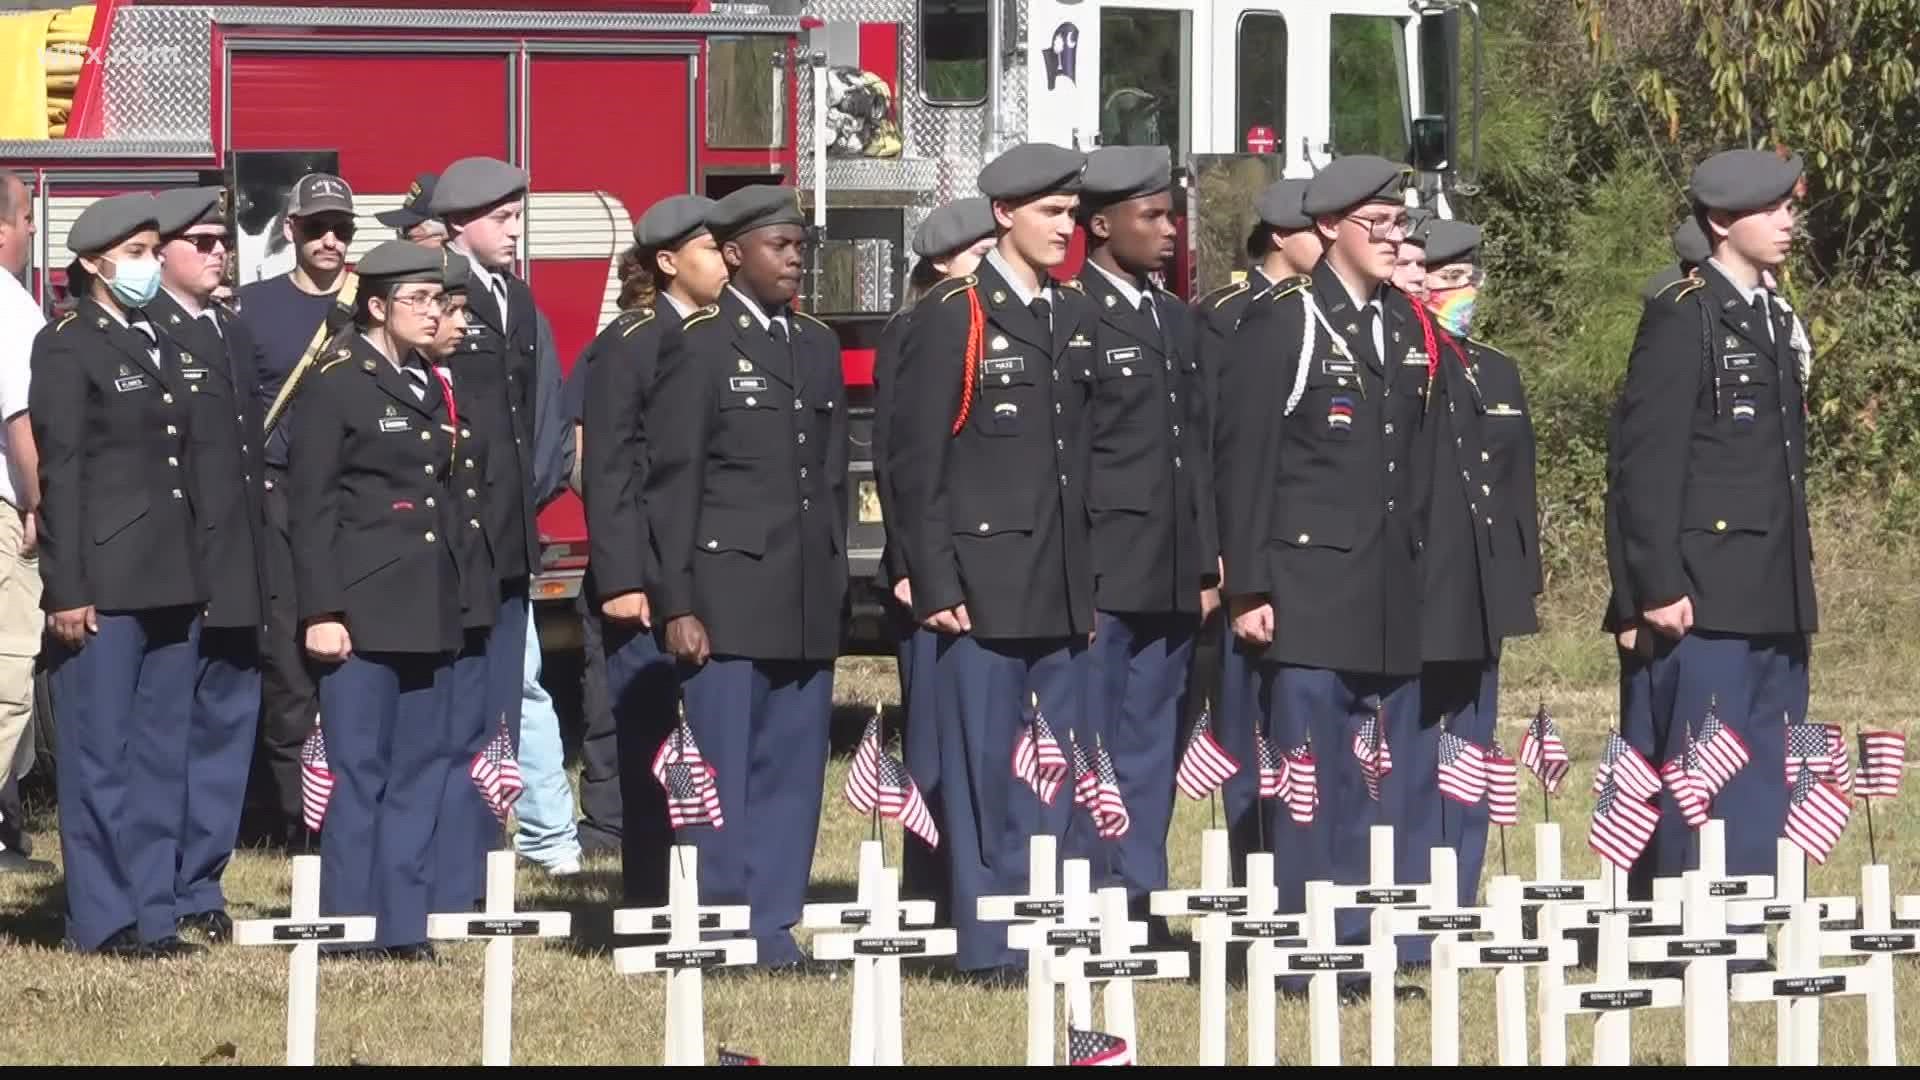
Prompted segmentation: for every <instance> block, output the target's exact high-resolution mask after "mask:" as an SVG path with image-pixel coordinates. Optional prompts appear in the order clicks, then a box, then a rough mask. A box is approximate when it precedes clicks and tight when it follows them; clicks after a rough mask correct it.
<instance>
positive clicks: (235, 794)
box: [147, 188, 266, 941]
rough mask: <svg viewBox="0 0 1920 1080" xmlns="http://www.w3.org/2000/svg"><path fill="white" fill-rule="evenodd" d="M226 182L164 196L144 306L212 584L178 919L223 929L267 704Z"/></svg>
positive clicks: (254, 469) (251, 431) (255, 401)
mask: <svg viewBox="0 0 1920 1080" xmlns="http://www.w3.org/2000/svg"><path fill="white" fill-rule="evenodd" d="M224 195H225V192H224V191H222V190H221V189H220V188H184V189H178V190H174V191H168V192H165V193H163V194H161V195H160V196H158V197H157V198H156V199H155V207H156V212H157V214H158V215H159V225H160V241H161V242H160V292H159V294H158V295H156V296H155V297H154V298H153V300H152V302H150V303H149V304H147V316H148V318H150V319H151V320H152V321H153V323H154V325H155V326H157V327H159V328H160V332H161V333H163V334H166V335H167V336H168V337H170V338H172V339H173V340H174V342H175V344H177V345H178V346H179V347H180V377H181V378H182V379H183V380H185V382H186V386H187V391H188V402H189V404H190V406H191V408H192V410H193V412H192V417H191V419H192V421H193V427H192V433H193V437H192V441H191V442H190V443H189V444H188V446H187V453H188V458H189V462H190V465H191V467H192V469H193V472H194V477H195V485H194V486H195V489H196V490H197V491H198V492H199V493H200V499H199V502H198V503H197V504H196V505H195V507H194V509H195V512H196V513H195V517H196V519H197V522H198V525H199V541H200V543H199V549H200V563H201V567H202V572H203V573H204V574H205V576H206V582H207V588H208V589H209V596H208V600H207V605H206V608H205V610H204V612H203V614H202V617H201V625H200V656H199V671H198V672H197V673H196V675H195V680H194V695H193V719H192V724H191V727H190V728H189V730H188V735H187V805H186V828H185V831H184V832H183V833H182V834H181V837H180V869H179V879H178V880H177V881H176V882H175V883H174V893H175V897H176V902H177V903H178V905H179V908H180V924H181V927H182V929H183V930H184V929H188V928H192V929H194V930H197V931H199V932H201V933H204V934H205V935H206V936H207V938H208V939H209V940H212V941H223V940H226V939H227V938H228V937H229V936H230V934H231V932H232V929H233V920H232V919H231V918H229V917H228V916H227V912H226V897H225V895H224V894H223V893H222V892H221V888H220V878H221V875H222V874H223V873H224V872H225V871H226V867H227V862H228V860H229V859H230V858H231V857H232V855H233V848H234V843H235V841H236V840H237V839H238V836H239V831H240V811H241V808H242V804H243V803H244V801H245V798H246V788H247V769H248V765H249V763H250V762H251V761H252V760H253V744H254V727H255V724H256V723H257V721H258V717H259V713H260V633H261V630H262V629H263V627H262V624H261V619H262V616H263V615H264V613H265V605H264V604H263V603H262V602H261V595H262V593H263V591H264V590H263V583H262V579H263V577H264V574H265V565H264V563H263V562H262V558H261V556H262V548H263V546H264V545H263V544H262V542H261V533H262V532H263V531H264V529H265V522H266V512H265V509H264V507H263V505H262V503H263V490H262V488H261V486H260V481H261V479H262V478H263V477H264V476H265V474H266V460H265V456H264V454H265V448H264V447H263V446H262V445H261V440H260V424H261V409H260V399H259V396H258V394H257V393H256V392H255V385H254V380H255V378H256V373H255V371H254V367H253V341H252V339H251V338H249V337H248V336H247V328H246V326H245V324H243V323H241V322H240V321H239V320H237V319H234V318H232V317H231V316H229V315H227V314H226V313H225V312H224V311H222V310H221V309H220V307H219V305H218V304H216V303H214V302H213V290H214V287H215V286H217V285H219V284H220V280H221V278H222V277H224V276H225V272H226V243H227V226H226V222H225V220H224V216H223V214H222V210H223V209H224V206H223V203H224V200H223V198H222V196H224Z"/></svg>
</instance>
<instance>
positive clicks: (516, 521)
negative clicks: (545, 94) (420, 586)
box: [428, 157, 541, 750]
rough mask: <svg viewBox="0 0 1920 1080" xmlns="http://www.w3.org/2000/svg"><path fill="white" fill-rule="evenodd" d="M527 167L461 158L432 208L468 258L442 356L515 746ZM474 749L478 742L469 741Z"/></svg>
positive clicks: (524, 438)
mask: <svg viewBox="0 0 1920 1080" xmlns="http://www.w3.org/2000/svg"><path fill="white" fill-rule="evenodd" d="M526 193H527V174H526V172H525V170H523V169H519V168H516V167H514V166H512V165H509V164H507V163H506V162H504V161H500V160H498V159H495V158H490V157H467V158H461V159H460V160H458V161H456V162H454V163H453V164H451V165H449V166H447V167H446V169H444V170H442V172H441V173H440V179H439V182H438V183H436V184H435V185H434V189H433V201H432V202H431V203H430V204H428V205H429V208H430V209H431V210H432V212H433V213H434V214H435V215H436V216H438V217H439V218H440V219H441V220H443V221H445V222H446V223H447V227H448V232H449V234H450V235H449V239H448V240H447V247H448V249H449V250H452V251H455V252H458V253H459V254H461V255H463V256H465V257H466V259H467V260H468V273H469V274H471V275H472V280H471V283H470V286H469V288H468V293H467V340H466V344H465V345H464V346H463V347H462V348H461V350H460V351H459V352H458V353H457V354H455V356H454V357H453V359H452V360H450V361H449V362H448V365H447V366H448V367H450V368H451V369H452V370H453V372H454V379H455V381H456V382H458V383H459V384H460V387H461V393H460V401H461V402H462V403H463V404H464V406H465V411H466V416H467V418H468V421H469V423H470V424H471V426H472V427H473V429H474V431H475V432H476V435H477V437H478V438H479V439H480V440H482V441H483V442H485V443H486V444H487V449H488V454H487V461H488V467H487V484H488V491H489V495H488V498H487V509H488V514H487V516H486V517H484V518H482V519H481V524H482V525H484V526H485V527H486V532H487V544H488V547H489V549H490V550H491V553H492V556H493V567H494V573H495V574H496V575H497V576H498V578H499V580H500V598H499V608H498V610H497V611H496V612H495V614H494V619H493V627H492V632H491V634H490V635H489V637H488V639H487V701H486V708H487V715H488V716H489V717H491V718H493V719H492V722H490V723H489V725H488V727H487V736H488V737H489V738H490V737H492V733H493V731H494V725H496V724H497V723H498V720H499V718H500V717H501V716H505V717H506V719H507V727H508V730H509V731H510V732H511V733H512V735H513V743H514V745H515V746H516V747H517V746H519V745H520V692H521V684H522V682H523V679H524V675H525V669H526V653H527V619H528V618H529V617H530V614H531V613H530V611H529V609H528V606H527V604H528V592H527V590H528V586H529V583H530V581H531V575H532V573H533V571H534V569H536V568H537V567H538V565H539V560H540V537H539V530H538V527H537V521H536V518H537V517H538V513H537V511H536V509H535V507H534V501H533V487H534V481H533V464H534V445H533V439H534V432H533V425H534V409H535V388H536V385H537V384H538V382H539V381H540V378H541V373H540V372H539V371H538V366H539V365H538V363H537V358H536V357H535V348H536V346H537V343H538V331H539V323H538V318H539V312H538V311H536V310H535V308H534V304H533V292H532V290H530V289H528V288H527V285H526V283H525V282H523V281H521V280H520V279H519V278H517V277H514V276H513V273H512V269H511V268H512V264H513V259H514V255H515V252H516V250H517V249H518V247H519V243H520V232H521V223H522V220H523V218H524V211H525V205H526ZM474 749H476V750H477V749H479V747H477V746H476V747H474Z"/></svg>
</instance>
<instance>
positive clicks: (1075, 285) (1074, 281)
mask: <svg viewBox="0 0 1920 1080" xmlns="http://www.w3.org/2000/svg"><path fill="white" fill-rule="evenodd" d="M1059 284H1060V287H1061V288H1063V289H1072V290H1073V291H1074V292H1077V293H1080V294H1082V295H1085V294H1086V291H1087V287H1086V286H1085V285H1082V284H1080V279H1079V278H1068V279H1067V280H1065V281H1062V282H1060V283H1059Z"/></svg>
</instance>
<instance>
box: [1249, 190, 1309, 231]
mask: <svg viewBox="0 0 1920 1080" xmlns="http://www.w3.org/2000/svg"><path fill="white" fill-rule="evenodd" d="M1306 194H1307V181H1305V180H1281V181H1279V182H1277V183H1273V184H1269V185H1267V189H1266V190H1265V191H1262V192H1261V193H1260V196H1259V198H1256V199H1255V200H1253V209H1254V211H1255V212H1256V213H1258V214H1259V215H1260V221H1261V223H1262V224H1266V225H1271V226H1273V227H1274V228H1276V229H1284V230H1286V231H1287V232H1297V231H1299V230H1301V229H1306V228H1311V227H1312V226H1313V219H1312V218H1311V217H1308V216H1307V212H1306V211H1305V210H1303V209H1301V200H1302V199H1303V198H1304V197H1305V196H1306Z"/></svg>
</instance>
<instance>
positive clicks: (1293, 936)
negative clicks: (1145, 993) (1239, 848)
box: [1202, 851, 1306, 1065]
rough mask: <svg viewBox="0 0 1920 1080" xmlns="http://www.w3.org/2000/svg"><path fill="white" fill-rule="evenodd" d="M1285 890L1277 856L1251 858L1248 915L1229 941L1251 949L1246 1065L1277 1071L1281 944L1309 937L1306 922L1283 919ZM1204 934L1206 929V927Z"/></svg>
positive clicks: (1232, 925) (1236, 922)
mask: <svg viewBox="0 0 1920 1080" xmlns="http://www.w3.org/2000/svg"><path fill="white" fill-rule="evenodd" d="M1279 915H1280V890H1279V888H1278V887H1277V886H1276V885H1274V883H1273V856H1272V855H1271V854H1270V853H1268V852H1264V851H1256V852H1252V853H1250V854H1249V855H1248V856H1247V913H1246V916H1245V917H1244V918H1238V919H1230V920H1228V922H1227V925H1226V938H1227V940H1229V941H1245V942H1247V943H1248V945H1247V1064H1249V1065H1272V1064H1273V1063H1274V1062H1275V1060H1276V1056H1275V1054H1276V1051H1275V1045H1274V1011H1275V1006H1276V1002H1275V1000H1274V992H1273V980H1274V971H1275V967H1276V964H1277V960H1276V958H1275V955H1274V950H1275V948H1277V947H1278V946H1279V945H1280V944H1281V942H1283V941H1286V942H1297V941H1299V940H1300V939H1302V938H1304V937H1305V936H1306V918H1305V917H1304V916H1290V917H1287V918H1280V917H1279ZM1202 932H1206V931H1205V927H1204V926H1203V927H1202Z"/></svg>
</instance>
